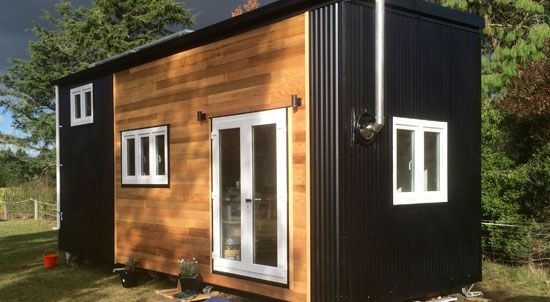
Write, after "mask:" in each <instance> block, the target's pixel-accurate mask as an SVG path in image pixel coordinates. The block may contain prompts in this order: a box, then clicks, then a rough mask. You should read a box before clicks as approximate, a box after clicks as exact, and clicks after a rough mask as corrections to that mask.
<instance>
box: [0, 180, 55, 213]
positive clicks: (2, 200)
mask: <svg viewBox="0 0 550 302" xmlns="http://www.w3.org/2000/svg"><path fill="white" fill-rule="evenodd" d="M24 194H25V191H23V190H20V189H18V188H15V189H14V188H0V219H2V220H13V219H29V218H32V219H36V220H44V221H55V220H56V219H57V204H56V202H55V201H54V200H49V201H41V200H38V199H36V198H32V197H23V196H24ZM50 199H51V198H50Z"/></svg>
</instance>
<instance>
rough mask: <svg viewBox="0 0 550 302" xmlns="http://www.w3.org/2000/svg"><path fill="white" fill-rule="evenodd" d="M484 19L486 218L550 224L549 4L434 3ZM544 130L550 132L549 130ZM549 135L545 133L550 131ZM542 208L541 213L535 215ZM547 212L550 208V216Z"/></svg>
mask: <svg viewBox="0 0 550 302" xmlns="http://www.w3.org/2000/svg"><path fill="white" fill-rule="evenodd" d="M433 2H437V3H439V4H442V5H444V6H447V7H451V8H455V9H460V10H464V11H467V12H469V13H472V14H477V15H479V16H481V17H483V19H484V21H485V27H484V29H483V38H482V59H481V66H482V75H481V77H482V116H481V119H482V132H481V136H482V149H481V155H482V160H481V164H482V175H481V176H482V209H483V218H484V219H489V220H502V221H522V220H527V219H535V220H539V221H544V220H547V219H548V218H547V216H545V215H546V214H543V213H544V212H545V211H541V209H542V208H548V202H549V201H548V187H550V183H549V180H548V179H550V162H549V159H548V154H549V152H550V146H549V145H548V144H549V143H548V141H549V138H548V135H549V133H548V131H547V129H548V120H549V118H548V105H547V104H548V89H549V86H548V85H549V83H548V80H547V79H548V77H547V74H548V55H549V53H548V51H547V50H548V48H546V54H545V46H547V45H548V41H549V39H550V26H549V25H548V22H549V20H550V17H549V15H548V10H549V9H550V4H549V2H548V1H547V0H433ZM545 125H546V126H545ZM545 128H546V130H545ZM537 209H538V210H537ZM547 210H548V209H547Z"/></svg>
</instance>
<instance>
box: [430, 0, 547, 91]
mask: <svg viewBox="0 0 550 302" xmlns="http://www.w3.org/2000/svg"><path fill="white" fill-rule="evenodd" d="M432 2H436V3H439V4H441V5H443V6H446V7H450V8H454V9H458V10H463V11H467V12H469V13H472V14H475V15H479V16H481V17H482V18H483V19H484V21H485V27H484V28H483V40H482V45H481V47H482V59H481V63H482V87H483V96H484V99H487V98H490V99H496V98H498V97H499V96H500V93H501V91H502V89H503V88H504V86H506V83H507V82H508V80H509V79H510V78H511V77H513V76H515V75H517V72H518V66H519V65H520V64H524V63H526V62H531V61H537V60H540V59H542V58H543V57H544V47H545V43H546V41H547V40H548V39H549V38H550V26H549V25H548V21H549V20H550V16H549V15H548V9H549V8H550V7H549V4H548V0H432Z"/></svg>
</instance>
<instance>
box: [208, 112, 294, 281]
mask: <svg viewBox="0 0 550 302" xmlns="http://www.w3.org/2000/svg"><path fill="white" fill-rule="evenodd" d="M271 123H274V124H276V127H277V151H276V152H277V155H276V156H277V225H278V227H277V267H272V266H266V265H259V264H254V263H252V260H251V257H252V255H251V254H250V251H248V250H247V249H248V248H250V246H249V245H248V244H249V242H251V241H250V240H251V239H250V236H247V235H246V234H243V235H242V237H241V240H242V241H241V244H242V246H243V247H242V248H241V253H242V255H241V257H242V258H241V261H236V260H229V259H224V258H223V257H222V255H223V251H222V245H221V243H220V240H219V239H220V238H221V233H220V229H221V226H220V217H221V212H220V207H219V204H220V200H219V199H220V196H221V192H220V191H219V179H220V169H219V164H220V163H219V156H220V149H219V130H222V129H230V128H240V129H241V135H245V136H246V137H245V138H243V139H242V141H241V150H243V152H246V151H244V150H248V153H247V154H246V155H244V156H248V158H251V156H252V150H251V149H250V148H249V145H243V142H244V141H247V142H250V140H251V137H250V134H251V132H247V130H246V128H249V127H252V126H254V125H264V124H271ZM286 123H287V122H286V109H284V108H283V109H274V110H268V111H261V112H255V113H247V114H241V115H234V116H227V117H219V118H215V119H213V120H212V134H213V135H212V137H213V138H212V199H213V202H214V206H213V221H212V224H213V230H212V232H213V236H214V237H213V238H214V240H213V259H214V266H213V269H214V270H215V271H218V272H225V273H232V274H236V275H241V276H246V277H251V278H256V279H261V280H266V281H271V282H276V283H281V284H288V248H289V246H288V236H287V232H288V210H287V207H288V193H287V188H288V179H287V165H288V161H287V156H288V154H287V152H288V151H287V134H286V129H287V124H286ZM243 154H244V153H243ZM250 165H251V162H250V161H247V160H242V161H241V171H242V173H243V174H242V182H241V190H242V191H241V199H242V200H241V206H242V205H243V204H246V202H245V198H247V197H248V196H251V194H252V193H251V191H246V189H245V188H246V186H245V182H247V181H250V177H251V175H249V174H247V173H246V172H244V171H251V168H250ZM250 189H251V188H248V190H250ZM241 217H244V215H243V216H241ZM241 228H242V229H243V230H244V229H252V221H251V220H246V219H245V220H243V221H242V225H241Z"/></svg>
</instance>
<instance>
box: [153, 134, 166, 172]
mask: <svg viewBox="0 0 550 302" xmlns="http://www.w3.org/2000/svg"><path fill="white" fill-rule="evenodd" d="M155 146H156V149H157V175H165V174H166V171H165V170H166V168H165V165H166V159H165V158H164V157H165V155H164V135H157V136H155Z"/></svg>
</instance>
